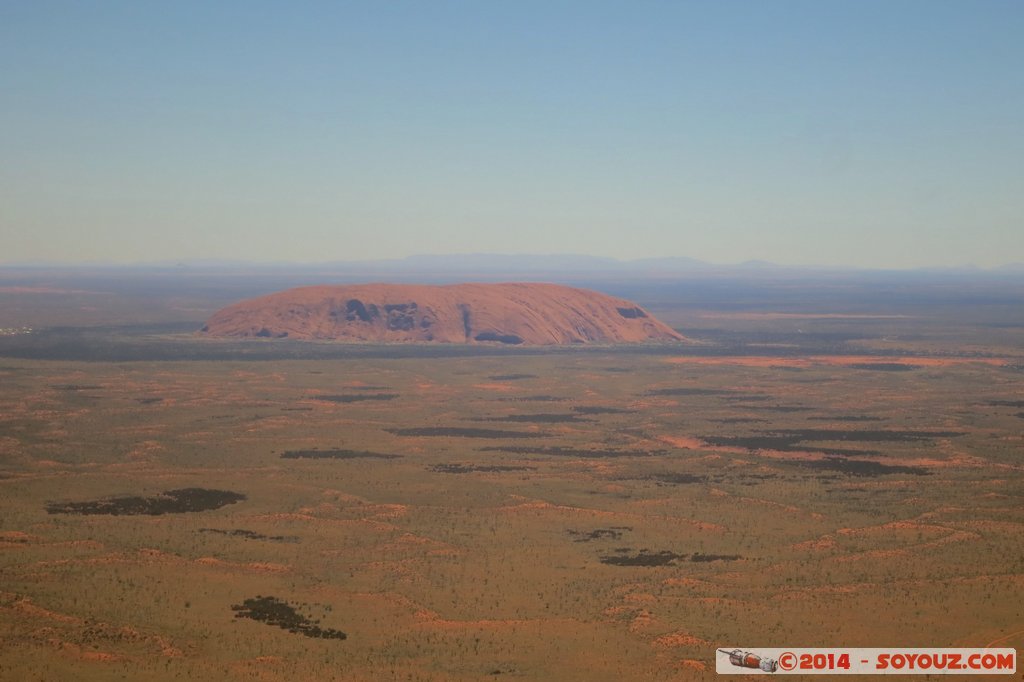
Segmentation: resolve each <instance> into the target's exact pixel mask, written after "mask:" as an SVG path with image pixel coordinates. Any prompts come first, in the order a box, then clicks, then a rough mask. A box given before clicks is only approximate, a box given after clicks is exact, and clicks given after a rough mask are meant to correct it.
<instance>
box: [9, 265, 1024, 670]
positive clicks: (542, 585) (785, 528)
mask: <svg viewBox="0 0 1024 682" xmlns="http://www.w3.org/2000/svg"><path fill="white" fill-rule="evenodd" d="M140 277H141V276H140ZM147 281H148V280H147ZM190 281H194V280H190ZM175 282H177V280H173V281H171V282H170V283H169V282H168V280H159V282H158V285H157V284H154V285H153V286H152V287H149V288H147V287H144V286H138V285H136V284H132V283H125V282H124V281H122V280H117V281H115V280H113V279H110V280H103V281H102V282H99V281H94V280H87V281H82V282H71V281H70V280H67V279H60V278H58V277H56V276H54V275H52V274H46V276H45V277H44V276H43V275H40V274H38V273H29V274H25V273H13V274H12V273H5V275H4V282H3V284H4V286H3V287H0V313H2V314H3V315H4V318H3V319H4V323H3V326H4V327H5V329H7V330H8V332H7V333H6V335H5V336H3V337H0V386H2V387H3V390H2V391H0V679H2V680H47V681H49V680H122V679H146V680H213V679H216V680H261V681H266V682H270V681H276V680H314V679H315V680H409V681H414V680H424V681H426V680H432V681H441V680H485V679H514V680H709V679H713V678H715V677H717V676H716V674H715V672H714V654H715V649H716V648H717V647H748V648H752V647H758V646H762V647H767V646H773V647H775V646H793V647H858V646H863V647H883V646H903V647H954V646H963V647H968V646H970V647H983V646H987V645H991V646H1005V647H1016V648H1018V649H1020V648H1022V647H1024V599H1022V597H1024V505H1022V501H1024V306H1022V305H1021V303H1022V302H1024V286H1022V285H1021V283H1020V282H1019V281H1018V280H1012V281H1009V282H1004V281H1002V280H999V281H995V282H992V281H988V280H985V281H983V282H981V283H980V284H979V283H977V282H973V281H972V282H964V283H960V285H959V286H957V287H952V288H951V287H948V286H945V285H940V284H936V283H935V282H932V281H931V280H927V279H925V280H923V281H914V282H910V283H907V282H900V283H898V285H893V284H892V283H888V282H882V283H879V282H873V281H872V282H868V283H866V284H865V283H863V282H853V283H851V282H849V281H843V282H839V283H835V282H832V284H834V285H835V286H834V287H832V288H828V287H824V288H823V287H822V286H820V283H815V282H799V281H798V282H793V281H791V280H788V279H786V280H768V281H761V280H758V281H747V280H737V281H730V282H724V281H723V280H722V279H721V278H717V279H708V280H699V281H698V280H687V281H681V282H676V283H673V284H672V285H671V286H669V285H667V284H664V283H650V282H644V283H632V284H631V283H621V282H607V283H601V282H598V283H597V285H599V286H604V288H605V289H606V290H608V292H609V293H613V294H615V295H621V296H624V297H628V298H630V299H632V300H636V301H637V302H638V303H640V304H641V305H644V306H645V308H646V309H647V310H649V311H651V312H652V313H654V314H656V315H657V316H658V317H659V319H661V320H662V321H665V322H667V323H669V324H670V325H671V326H673V327H674V328H676V329H677V330H679V331H680V332H681V333H682V334H684V335H685V336H686V337H687V339H689V340H690V342H688V343H666V344H651V345H599V346H587V347H568V348H519V347H515V348H510V347H504V346H495V347H489V346H488V347H479V346H475V347H472V348H466V347H460V346H457V345H452V344H441V345H426V344H414V345H372V344H370V345H353V344H337V343H329V342H301V341H289V340H278V339H253V340H246V341H232V340H221V339H216V340H214V339H207V338H202V337H201V336H199V335H197V334H196V330H198V329H199V327H200V326H201V324H202V322H203V320H204V319H205V318H206V317H208V316H209V314H211V313H212V312H213V311H215V310H216V309H218V308H219V307H221V306H222V305H224V304H226V303H229V302H231V301H232V300H234V299H235V298H241V296H237V294H239V293H241V292H240V290H226V289H225V287H223V286H220V284H219V283H220V282H221V280H218V285H217V286H214V285H212V284H209V283H206V284H207V285H208V286H207V285H204V286H199V285H194V284H190V285H189V286H188V287H186V286H184V285H180V286H179V284H180V283H179V284H175ZM268 286H269V285H268ZM595 288H596V287H595ZM210 292H215V293H210ZM948 679H952V678H948Z"/></svg>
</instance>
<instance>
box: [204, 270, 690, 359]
mask: <svg viewBox="0 0 1024 682" xmlns="http://www.w3.org/2000/svg"><path fill="white" fill-rule="evenodd" d="M200 331H201V332H202V333H204V334H207V335H210V336H217V337H263V338H289V339H302V340H338V341H348V342H353V343H430V342H433V343H460V344H512V345H520V344H522V345H540V346H549V345H563V344H587V343H593V344H615V343H665V342H678V341H685V340H686V339H685V337H683V336H682V335H681V334H679V333H678V332H676V331H675V330H674V329H672V328H671V327H669V326H668V325H666V324H664V323H663V322H660V321H659V320H657V319H655V318H654V317H652V316H651V315H650V314H649V313H648V312H647V311H646V310H644V309H643V308H641V307H640V306H638V305H637V304H636V303H633V302H632V301H627V300H625V299H621V298H615V297H613V296H608V295H605V294H602V293H598V292H596V291H590V290H587V289H577V288H573V287H567V286H561V285H557V284H540V283H509V284H451V285H444V286H426V285H411V284H357V285H344V286H310V287H299V288H296V289H288V290H286V291H281V292H278V293H275V294H269V295H267V296H261V297H258V298H252V299H248V300H245V301H241V302H239V303H235V304H234V305H230V306H228V307H226V308H223V309H221V310H220V311H218V312H216V313H214V315H213V316H212V317H210V319H209V320H208V321H207V322H206V325H205V326H204V327H203V328H202V329H201V330H200Z"/></svg>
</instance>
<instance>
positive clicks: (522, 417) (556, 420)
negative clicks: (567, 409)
mask: <svg viewBox="0 0 1024 682" xmlns="http://www.w3.org/2000/svg"><path fill="white" fill-rule="evenodd" d="M472 421H475V422H522V423H528V424H567V423H570V422H576V423H578V422H593V421H594V420H593V419H584V418H583V417H581V416H580V415H578V414H509V415H505V416H504V417H477V418H476V419H473V420H472Z"/></svg>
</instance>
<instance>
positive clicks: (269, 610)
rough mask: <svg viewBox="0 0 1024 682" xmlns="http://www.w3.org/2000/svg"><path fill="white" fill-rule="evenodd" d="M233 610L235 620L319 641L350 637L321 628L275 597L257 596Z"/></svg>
mask: <svg viewBox="0 0 1024 682" xmlns="http://www.w3.org/2000/svg"><path fill="white" fill-rule="evenodd" d="M231 610H232V611H234V612H235V618H249V619H251V620H256V621H259V622H261V623H266V624H267V625H274V626H276V627H279V628H281V629H282V630H287V631H288V632H292V633H295V634H298V635H302V636H304V637H313V638H318V639H345V638H346V637H348V635H346V634H345V633H344V632H342V631H341V630H333V629H331V628H321V627H320V626H319V625H318V624H317V623H318V621H314V620H310V619H309V618H307V617H306V616H303V615H302V614H300V613H299V612H298V611H296V610H295V607H293V606H291V605H290V604H288V603H287V602H284V601H281V600H280V599H277V598H275V597H261V596H259V595H257V596H256V597H255V598H253V599H246V600H245V601H244V602H242V603H241V604H235V605H234V606H232V607H231Z"/></svg>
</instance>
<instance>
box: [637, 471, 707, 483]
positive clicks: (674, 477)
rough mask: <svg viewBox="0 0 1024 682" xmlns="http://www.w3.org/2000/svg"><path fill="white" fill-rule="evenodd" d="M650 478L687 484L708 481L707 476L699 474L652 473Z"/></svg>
mask: <svg viewBox="0 0 1024 682" xmlns="http://www.w3.org/2000/svg"><path fill="white" fill-rule="evenodd" d="M649 478H650V479H652V480H655V481H660V482H662V483H671V484H673V485H686V484H689V483H707V481H708V477H707V476H699V475H697V474H678V473H671V474H651V475H650V476H649Z"/></svg>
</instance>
